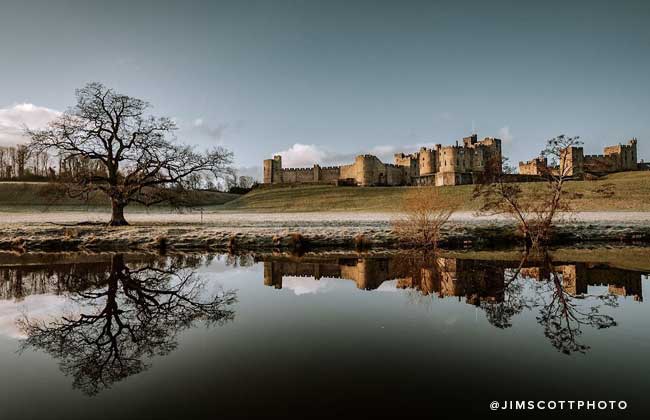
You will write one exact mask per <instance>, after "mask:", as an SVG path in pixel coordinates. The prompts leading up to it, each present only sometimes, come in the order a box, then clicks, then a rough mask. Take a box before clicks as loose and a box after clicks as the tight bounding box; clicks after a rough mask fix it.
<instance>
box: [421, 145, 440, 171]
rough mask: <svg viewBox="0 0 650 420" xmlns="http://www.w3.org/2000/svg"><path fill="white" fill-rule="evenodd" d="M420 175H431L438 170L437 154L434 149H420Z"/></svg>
mask: <svg viewBox="0 0 650 420" xmlns="http://www.w3.org/2000/svg"><path fill="white" fill-rule="evenodd" d="M419 155H420V175H429V174H432V173H434V172H436V155H435V152H434V151H433V150H432V149H427V148H426V147H422V148H421V149H420V153H419Z"/></svg>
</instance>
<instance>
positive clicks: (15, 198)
mask: <svg viewBox="0 0 650 420" xmlns="http://www.w3.org/2000/svg"><path fill="white" fill-rule="evenodd" d="M238 197H240V196H239V195H236V194H228V193H221V192H202V193H200V203H198V205H201V206H206V207H207V206H215V205H221V204H224V203H226V202H228V201H232V200H234V199H236V198H238ZM30 207H39V208H45V207H51V208H52V209H58V210H67V209H71V210H77V209H86V208H93V209H101V208H107V209H109V208H110V202H109V201H108V198H107V197H106V196H105V195H104V194H101V193H97V194H95V195H93V196H91V197H90V199H89V200H88V201H87V202H86V201H84V200H80V199H73V198H70V197H66V196H62V195H60V194H58V193H56V190H54V189H53V188H52V186H51V185H49V184H47V183H44V182H0V210H4V211H12V210H15V211H22V210H25V209H28V208H30ZM137 207H138V206H129V209H130V210H133V209H134V208H137Z"/></svg>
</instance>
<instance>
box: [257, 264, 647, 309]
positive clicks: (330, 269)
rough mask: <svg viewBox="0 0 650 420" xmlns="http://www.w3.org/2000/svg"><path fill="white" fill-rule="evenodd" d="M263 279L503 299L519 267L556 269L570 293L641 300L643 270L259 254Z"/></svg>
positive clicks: (476, 300)
mask: <svg viewBox="0 0 650 420" xmlns="http://www.w3.org/2000/svg"><path fill="white" fill-rule="evenodd" d="M258 261H262V262H263V263H264V284H265V285H266V286H272V287H275V288H276V289H281V288H282V280H283V277H313V278H314V279H316V280H319V279H321V278H336V279H345V280H352V281H354V282H355V283H356V286H357V288H359V289H363V290H374V289H377V288H379V287H380V286H381V284H382V283H384V282H386V281H391V280H395V281H396V285H397V287H398V288H401V289H414V290H418V291H419V292H420V293H422V294H423V295H436V296H438V297H440V298H445V297H457V298H459V299H461V298H463V297H464V298H465V301H466V302H467V303H468V304H472V305H477V306H478V305H480V303H481V302H501V301H502V300H503V298H504V290H505V286H506V282H507V281H508V279H509V278H511V273H512V272H513V271H516V272H517V273H518V274H519V276H520V277H522V278H532V279H536V280H538V281H549V280H550V279H551V273H556V274H558V278H560V279H561V282H562V283H561V284H562V288H563V289H564V290H565V291H566V292H567V293H570V294H572V295H580V294H586V293H588V291H589V287H590V286H607V287H608V291H609V293H611V294H613V295H616V296H631V297H633V299H634V300H636V301H639V302H640V301H642V300H643V294H642V287H641V279H642V276H643V275H644V274H645V273H643V272H640V271H630V270H624V269H620V268H613V267H610V266H607V265H605V264H600V263H585V262H579V263H553V264H552V265H550V266H547V267H548V268H545V267H544V266H541V265H540V264H539V263H535V262H531V263H527V264H523V265H521V263H520V262H515V261H486V260H475V259H460V258H445V257H436V258H433V259H431V260H429V261H428V262H426V263H422V262H420V263H419V264H418V263H414V262H413V261H410V260H409V259H408V258H406V259H401V258H399V257H383V258H382V257H370V258H354V257H338V256H335V257H318V258H310V257H302V258H294V257H277V256H273V257H266V258H264V257H261V258H258Z"/></svg>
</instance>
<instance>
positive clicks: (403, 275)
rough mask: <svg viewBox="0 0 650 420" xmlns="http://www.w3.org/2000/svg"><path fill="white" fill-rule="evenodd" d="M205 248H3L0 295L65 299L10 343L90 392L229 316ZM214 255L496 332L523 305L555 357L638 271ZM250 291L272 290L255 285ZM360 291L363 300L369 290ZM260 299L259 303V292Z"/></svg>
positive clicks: (454, 260)
mask: <svg viewBox="0 0 650 420" xmlns="http://www.w3.org/2000/svg"><path fill="white" fill-rule="evenodd" d="M214 257H215V256H211V255H192V254H190V255H172V256H159V255H132V254H126V255H123V254H114V255H108V256H107V255H105V254H104V255H83V256H79V255H74V254H65V255H48V254H45V255H30V254H25V255H22V256H15V255H13V256H12V255H10V256H7V255H4V256H2V257H1V258H0V299H3V300H13V301H22V300H25V299H27V298H28V297H29V296H30V295H46V296H60V297H61V299H62V300H64V301H65V302H66V310H65V311H64V312H65V313H63V314H62V313H61V311H51V313H48V314H47V315H49V316H45V317H43V316H35V315H34V314H33V313H32V315H30V314H29V313H28V314H26V315H24V316H23V317H22V318H20V320H19V321H18V327H19V328H20V331H21V333H22V335H23V337H24V341H23V344H22V347H23V349H36V350H40V351H44V352H46V353H48V354H50V355H51V356H53V357H54V358H55V359H57V361H58V362H59V364H60V368H61V370H62V371H63V372H64V373H65V374H66V375H69V376H70V377H72V378H73V386H74V387H75V388H77V389H80V390H82V391H83V392H84V393H85V394H88V395H95V394H97V393H99V392H100V391H102V390H103V389H106V388H109V387H111V386H112V385H113V384H114V383H115V382H118V381H120V380H123V379H124V378H127V377H129V376H131V375H135V374H137V373H139V372H142V371H144V370H145V369H147V368H148V366H149V365H150V364H151V358H152V357H154V356H162V355H167V354H169V353H170V352H171V351H172V350H174V349H175V348H176V346H177V340H178V335H179V333H180V332H181V331H183V330H185V329H187V328H190V327H191V326H192V325H194V324H195V323H196V322H197V321H199V320H202V321H205V322H206V323H208V324H215V323H216V324H221V323H224V322H226V321H229V320H232V319H233V316H234V310H233V307H232V304H233V303H234V302H235V294H234V292H223V291H222V290H217V291H215V292H214V293H211V291H210V290H208V289H209V288H207V287H206V283H205V281H204V280H203V279H202V277H201V276H200V275H199V274H198V271H200V270H199V268H200V267H202V266H209V265H211V260H212V258H214ZM66 259H70V261H67V260H66ZM225 263H226V265H228V266H230V267H246V270H249V268H250V273H252V274H254V275H256V276H263V284H264V285H265V286H267V287H269V288H275V289H282V288H283V287H284V286H286V285H287V284H289V283H290V282H291V281H295V279H296V278H308V279H314V280H311V281H320V279H341V281H352V282H354V284H355V285H356V288H358V289H361V290H366V291H371V290H376V289H382V288H384V287H385V286H386V285H388V284H390V287H391V288H392V289H394V290H397V291H399V292H401V293H405V294H407V295H409V296H417V297H419V298H423V300H424V301H425V302H428V303H429V304H434V303H435V302H436V300H437V299H454V300H457V301H458V302H459V304H463V305H465V304H467V305H473V306H475V307H476V308H477V309H478V310H479V312H482V313H483V314H484V315H485V317H486V319H487V320H488V322H489V323H490V324H491V325H492V326H494V327H496V328H499V329H508V328H512V327H513V325H514V324H515V323H514V320H515V319H517V317H518V316H521V315H523V314H524V313H527V312H530V313H533V314H534V316H535V320H536V323H535V322H533V325H537V327H536V328H537V330H539V331H541V332H542V333H543V334H544V336H545V337H546V338H547V339H548V341H549V342H550V344H551V345H552V346H553V347H554V348H555V349H557V350H558V351H560V352H562V353H565V354H573V353H585V352H586V351H587V350H588V349H589V344H588V343H585V342H583V332H584V331H585V330H587V329H592V330H594V331H597V330H599V329H606V328H611V327H614V326H616V320H615V319H614V317H613V315H612V314H613V313H614V312H613V311H611V310H610V308H612V307H615V306H617V305H618V302H619V297H623V296H627V297H631V298H632V299H631V300H632V301H634V302H642V301H643V293H642V284H641V283H642V277H643V276H644V275H646V274H647V273H646V272H645V271H642V270H628V269H622V268H617V267H613V266H611V265H609V264H607V263H593V262H571V261H564V260H561V259H558V258H555V259H554V258H552V257H551V256H550V255H549V254H543V255H537V256H535V257H531V256H528V255H523V256H520V257H519V258H500V259H495V258H492V259H481V258H468V257H467V255H462V254H461V255H453V256H451V255H441V254H433V253H413V252H411V253H400V254H386V255H372V254H329V255H306V256H301V257H297V256H291V255H282V254H278V255H276V254H269V255H255V256H253V255H239V256H235V255H228V256H225ZM256 265H259V267H258V268H257V269H256V268H255V266H256ZM251 267H252V268H251ZM258 270H259V271H258ZM262 273H263V274H262ZM257 279H259V277H257ZM258 281H259V280H258ZM334 281H337V280H334ZM256 289H257V290H262V291H265V292H267V293H268V292H272V290H269V289H268V288H263V287H262V285H261V284H259V286H258V287H257V288H256ZM363 296H364V297H366V298H367V299H374V298H375V296H376V295H373V294H371V293H368V294H366V293H364V294H363ZM265 299H266V303H268V296H265ZM271 301H273V299H271ZM414 301H419V300H418V299H414ZM269 304H271V305H272V304H273V303H272V302H271V303H269ZM378 310H380V311H381V309H378ZM314 312H317V309H316V308H314ZM297 319H300V316H298V317H297ZM489 328H490V329H492V327H489Z"/></svg>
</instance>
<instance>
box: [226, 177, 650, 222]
mask: <svg viewBox="0 0 650 420" xmlns="http://www.w3.org/2000/svg"><path fill="white" fill-rule="evenodd" d="M521 185H522V187H523V189H524V190H525V191H531V190H532V189H534V188H544V184H542V183H523V184H521ZM409 188H412V187H369V188H360V187H335V186H329V185H318V186H290V187H273V188H259V189H256V190H254V191H252V192H250V193H248V194H246V195H244V196H241V197H239V198H237V199H235V200H233V201H230V202H228V203H226V204H225V205H224V206H222V207H223V209H225V210H241V211H259V212H297V211H301V212H303V211H325V210H327V211H336V210H340V211H398V210H399V209H400V205H401V202H402V198H403V197H404V194H405V192H407V191H408V190H409ZM603 188H604V189H606V190H609V191H613V193H614V194H613V195H611V196H604V194H603V193H602V192H599V190H602V189H603ZM472 190H473V186H472V185H461V186H455V187H440V196H441V197H442V199H445V198H453V199H458V200H459V201H460V202H462V203H463V205H462V208H461V209H460V210H474V209H476V208H477V207H478V205H479V203H478V202H477V201H475V200H472ZM567 190H568V191H569V193H570V194H571V195H572V196H573V197H574V198H573V199H572V201H573V204H574V207H575V209H576V210H579V211H650V171H639V172H623V173H617V174H611V175H609V176H607V177H604V178H602V179H600V180H597V181H571V182H569V183H568V186H567Z"/></svg>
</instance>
